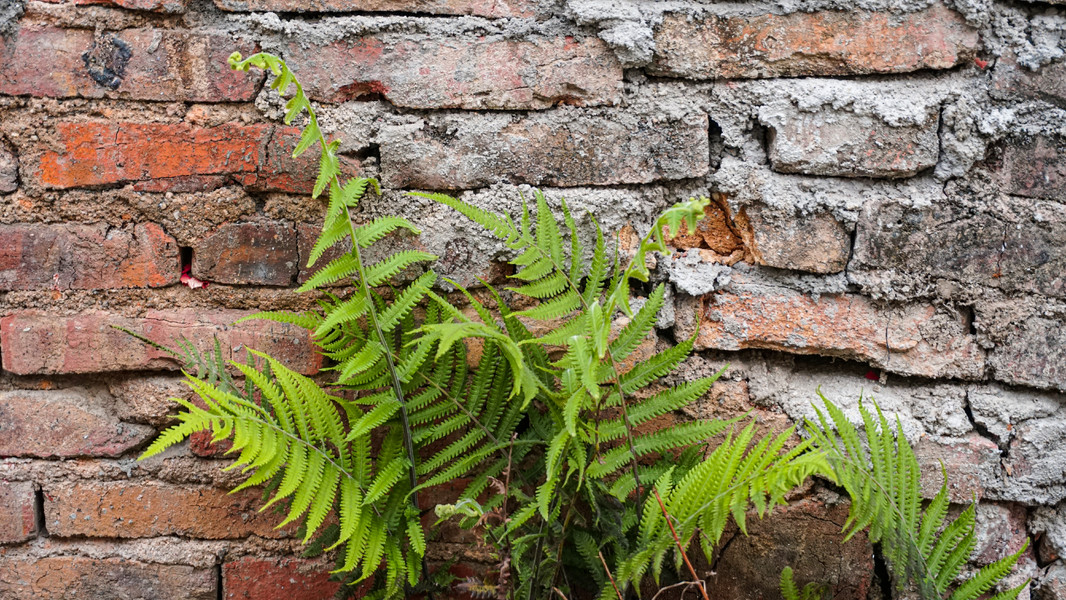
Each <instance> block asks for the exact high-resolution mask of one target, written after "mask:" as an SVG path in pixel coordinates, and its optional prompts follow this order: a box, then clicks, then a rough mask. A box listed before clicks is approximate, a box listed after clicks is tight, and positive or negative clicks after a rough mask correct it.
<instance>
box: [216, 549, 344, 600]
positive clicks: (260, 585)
mask: <svg viewBox="0 0 1066 600" xmlns="http://www.w3.org/2000/svg"><path fill="white" fill-rule="evenodd" d="M329 570H330V566H329V565H328V564H323V563H322V561H314V560H298V559H291V558H275V559H262V558H255V557H245V558H241V559H239V560H235V561H230V562H227V563H223V565H222V597H223V598H225V599H226V600H229V599H233V600H290V599H291V598H294V597H298V598H299V599H300V600H330V599H332V598H333V597H334V595H335V594H336V593H337V590H339V589H340V586H341V584H340V582H337V581H330V580H329Z"/></svg>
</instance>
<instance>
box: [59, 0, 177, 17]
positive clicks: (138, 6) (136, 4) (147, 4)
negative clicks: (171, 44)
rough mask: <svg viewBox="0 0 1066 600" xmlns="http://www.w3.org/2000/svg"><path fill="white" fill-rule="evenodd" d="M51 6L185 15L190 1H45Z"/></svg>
mask: <svg viewBox="0 0 1066 600" xmlns="http://www.w3.org/2000/svg"><path fill="white" fill-rule="evenodd" d="M43 1H44V2H48V3H49V4H74V5H75V6H109V7H116V8H126V9H129V10H147V11H152V12H159V13H172V14H175V13H183V12H185V11H186V9H187V8H188V5H189V2H188V0H43Z"/></svg>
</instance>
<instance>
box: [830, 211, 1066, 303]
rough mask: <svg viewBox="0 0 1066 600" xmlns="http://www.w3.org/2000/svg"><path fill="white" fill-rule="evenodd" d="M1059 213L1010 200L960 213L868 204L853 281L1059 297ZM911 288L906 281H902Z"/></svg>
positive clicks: (1063, 264) (1063, 240)
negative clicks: (950, 283)
mask: <svg viewBox="0 0 1066 600" xmlns="http://www.w3.org/2000/svg"><path fill="white" fill-rule="evenodd" d="M1064 247H1066V207H1063V206H1062V205H1060V204H1057V203H1054V202H1044V201H1026V200H1022V199H1013V200H1009V201H1003V202H989V203H985V204H980V205H977V206H964V205H960V204H957V203H954V202H948V203H943V204H936V205H932V206H922V207H914V206H908V205H907V204H905V202H904V201H900V200H885V201H874V202H869V203H867V204H866V205H865V206H864V207H863V212H862V216H861V217H860V219H859V223H858V225H857V226H856V234H855V256H854V259H853V261H852V262H851V264H850V265H849V268H848V271H849V275H851V276H852V278H853V280H855V281H857V282H859V283H861V284H866V285H870V286H877V287H882V286H887V285H890V284H892V283H895V281H894V280H897V279H903V278H907V279H910V278H920V280H921V282H923V284H924V286H926V287H929V286H932V285H935V283H936V281H937V280H939V279H948V280H954V281H957V282H960V283H962V284H964V285H968V286H986V287H994V288H1000V289H1003V290H1005V291H1010V292H1015V291H1022V292H1032V293H1038V294H1042V295H1045V296H1052V297H1063V296H1064V295H1066V253H1064V252H1063V251H1062V249H1063V248H1064ZM905 283H909V284H910V285H915V284H914V283H913V282H905Z"/></svg>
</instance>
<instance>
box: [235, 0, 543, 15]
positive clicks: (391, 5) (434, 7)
mask: <svg viewBox="0 0 1066 600" xmlns="http://www.w3.org/2000/svg"><path fill="white" fill-rule="evenodd" d="M215 4H216V5H217V6H218V7H219V8H221V9H222V10H228V11H275V12H352V11H361V12H362V11H365V12H395V11H401V12H415V13H427V14H433V15H472V16H477V17H529V16H533V14H534V9H535V8H536V2H534V1H533V0H215Z"/></svg>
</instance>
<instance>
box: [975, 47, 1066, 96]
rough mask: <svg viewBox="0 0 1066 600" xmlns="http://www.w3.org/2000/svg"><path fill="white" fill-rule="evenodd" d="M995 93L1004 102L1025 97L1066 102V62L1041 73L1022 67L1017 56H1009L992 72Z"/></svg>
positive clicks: (1039, 70) (1049, 66)
mask: <svg viewBox="0 0 1066 600" xmlns="http://www.w3.org/2000/svg"><path fill="white" fill-rule="evenodd" d="M992 94H993V95H995V96H997V97H999V98H1003V99H1009V98H1012V97H1017V96H1020V97H1023V98H1028V99H1038V100H1045V101H1047V102H1051V103H1055V104H1060V105H1061V104H1063V103H1066V62H1057V63H1052V64H1049V65H1045V66H1043V67H1041V68H1040V69H1037V70H1035V71H1034V70H1032V69H1027V68H1025V67H1022V66H1020V65H1018V60H1017V57H1016V56H1014V55H1012V54H1008V55H1005V56H1001V57H999V59H998V60H996V67H995V69H994V70H993V71H992Z"/></svg>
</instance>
